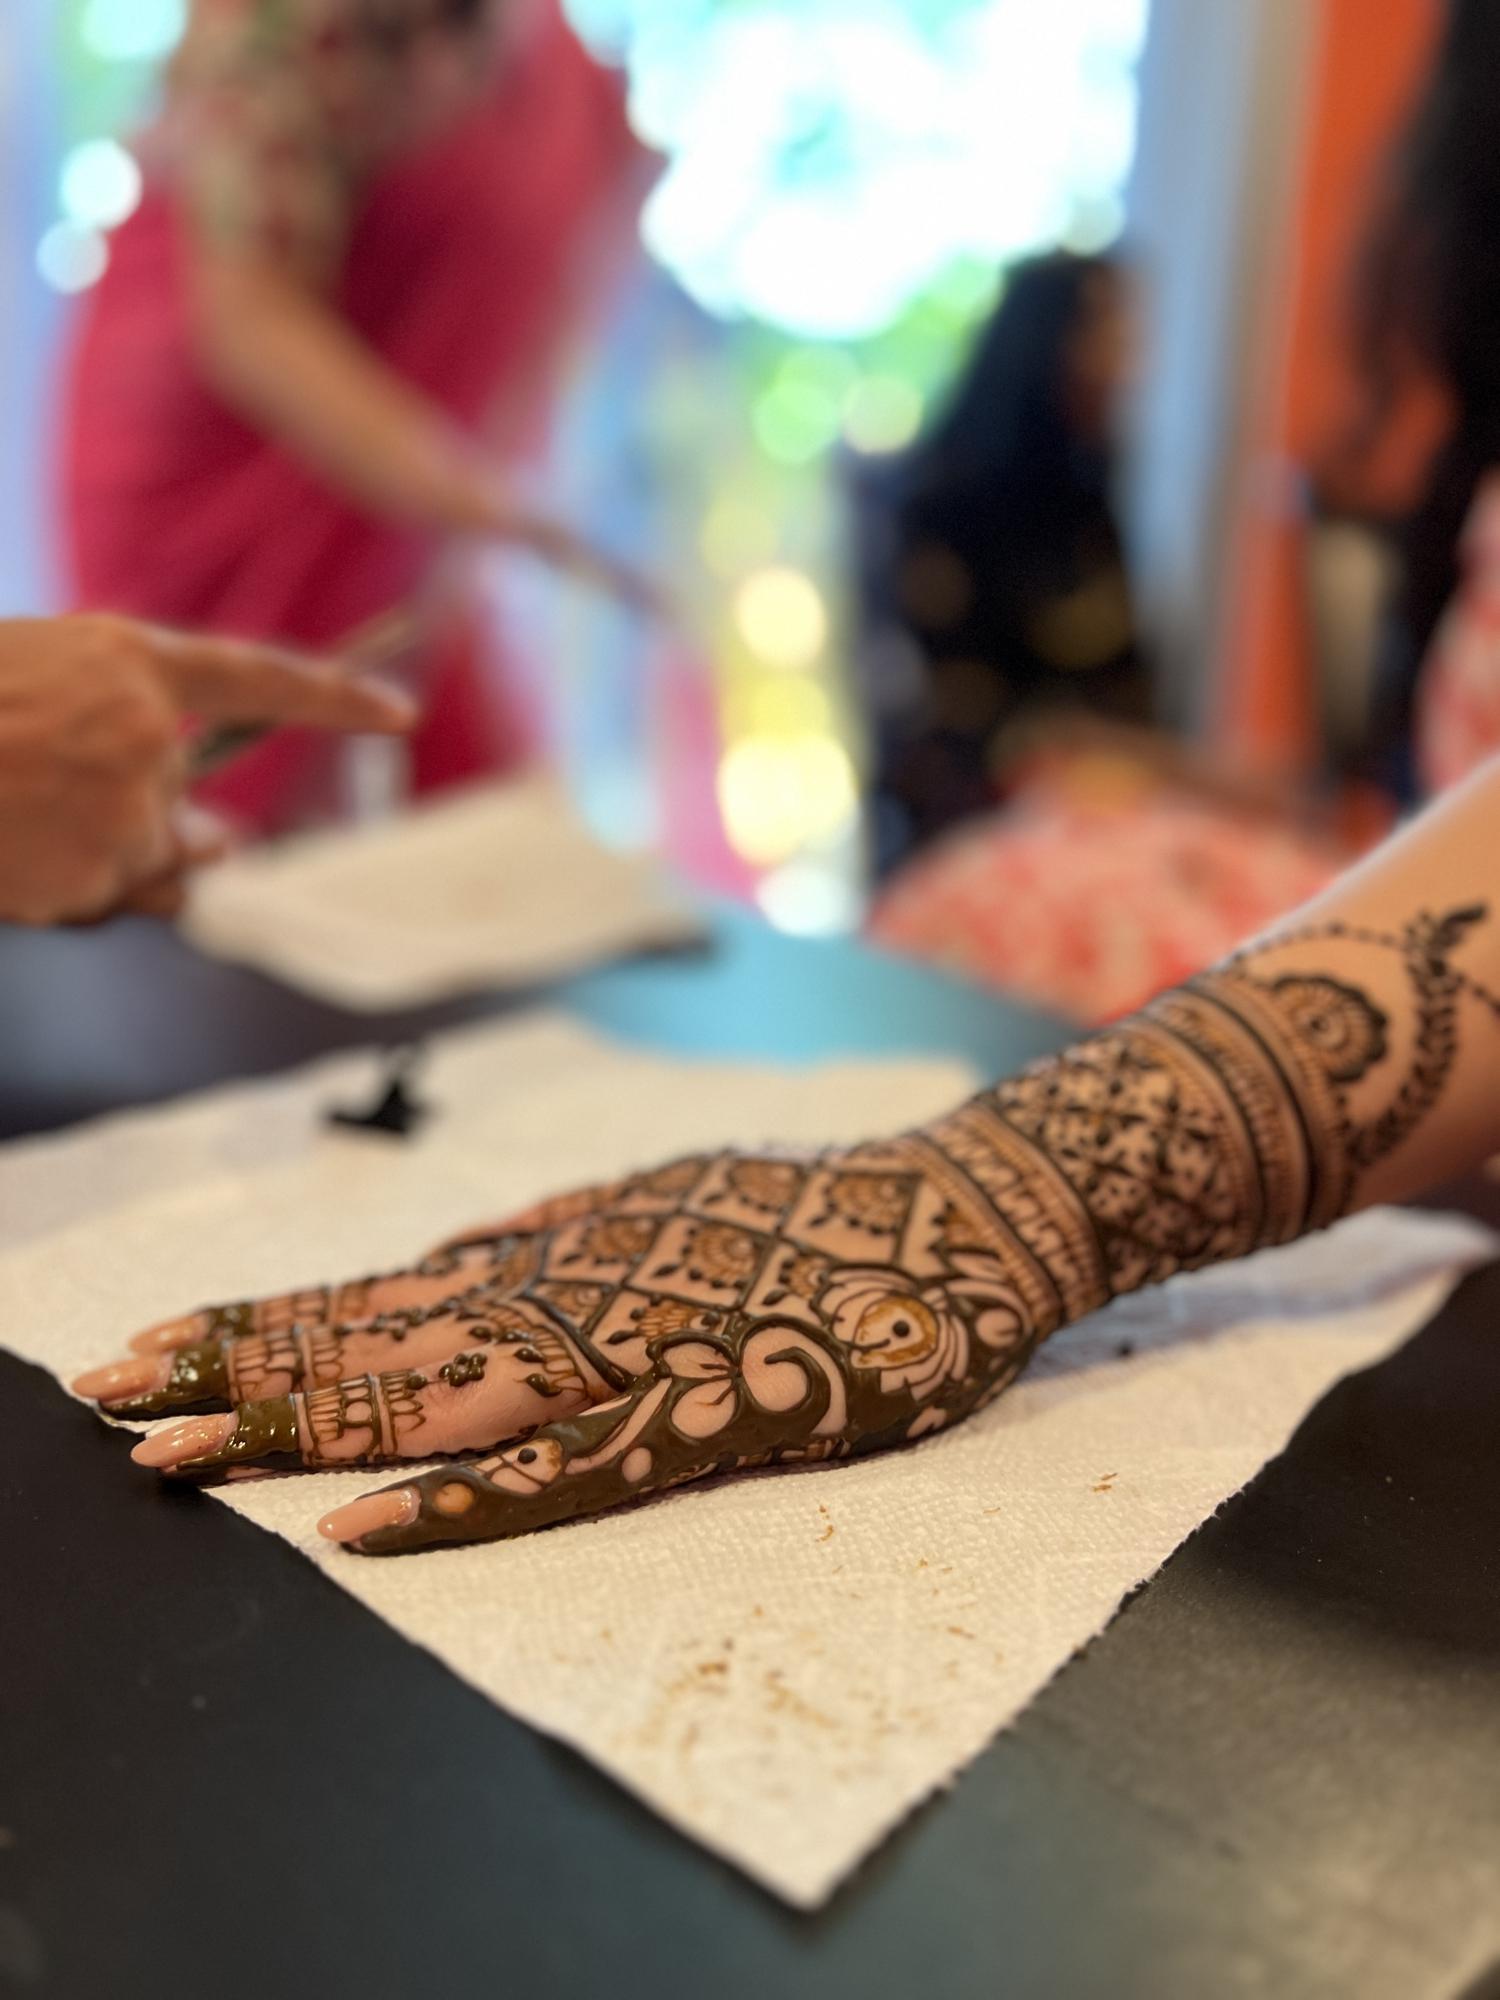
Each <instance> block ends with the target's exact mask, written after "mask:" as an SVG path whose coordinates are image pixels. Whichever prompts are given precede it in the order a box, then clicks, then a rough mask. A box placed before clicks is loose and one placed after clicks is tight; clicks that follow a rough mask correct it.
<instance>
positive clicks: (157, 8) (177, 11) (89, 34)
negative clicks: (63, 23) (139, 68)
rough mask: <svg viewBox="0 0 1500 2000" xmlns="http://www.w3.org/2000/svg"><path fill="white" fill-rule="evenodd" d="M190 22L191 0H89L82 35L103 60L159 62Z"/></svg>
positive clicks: (81, 28) (89, 46)
mask: <svg viewBox="0 0 1500 2000" xmlns="http://www.w3.org/2000/svg"><path fill="white" fill-rule="evenodd" d="M186 26H187V0H87V5H86V6H85V7H84V10H83V17H82V20H81V21H80V23H79V35H80V37H81V38H82V41H83V44H84V47H85V48H87V49H88V51H89V53H90V54H91V55H95V56H98V57H99V58H100V60H101V61H103V62H155V61H157V60H159V58H161V57H162V56H165V55H169V54H170V53H171V51H172V50H173V49H174V48H175V47H176V46H177V43H178V42H179V41H180V40H181V39H182V31H183V29H184V28H185V27H186Z"/></svg>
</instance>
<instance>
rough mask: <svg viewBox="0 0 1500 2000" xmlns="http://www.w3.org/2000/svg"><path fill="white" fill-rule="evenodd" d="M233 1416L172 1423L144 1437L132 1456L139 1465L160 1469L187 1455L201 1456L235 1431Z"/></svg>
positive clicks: (200, 1418)
mask: <svg viewBox="0 0 1500 2000" xmlns="http://www.w3.org/2000/svg"><path fill="white" fill-rule="evenodd" d="M234 1424H235V1420H234V1418H233V1417H194V1418H192V1419H191V1421H190V1422H188V1423H185V1424H171V1425H169V1426H168V1427H167V1429H166V1430H164V1431H153V1432H152V1433H151V1435H150V1437H143V1438H142V1439H141V1441H140V1443H139V1444H138V1445H137V1446H136V1448H135V1450H134V1451H133V1452H132V1453H131V1454H130V1456H131V1457H132V1458H133V1459H134V1460H135V1462H136V1464H137V1465H152V1466H155V1467H156V1468H157V1470H158V1471H163V1470H165V1469H166V1468H167V1467H169V1466H173V1465H176V1464H178V1462H179V1461H180V1460H182V1459H185V1458H202V1457H203V1455H204V1454H205V1453H206V1452H210V1451H216V1450H217V1449H218V1447H219V1446H220V1445H221V1444H223V1443H225V1442H226V1440H227V1439H228V1438H230V1437H231V1436H233V1434H234Z"/></svg>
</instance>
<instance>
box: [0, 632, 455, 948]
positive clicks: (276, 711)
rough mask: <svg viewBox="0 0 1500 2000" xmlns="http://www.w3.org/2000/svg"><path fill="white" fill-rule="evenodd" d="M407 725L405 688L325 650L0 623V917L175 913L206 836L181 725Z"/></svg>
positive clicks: (32, 919) (207, 850) (54, 919)
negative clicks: (194, 803)
mask: <svg viewBox="0 0 1500 2000" xmlns="http://www.w3.org/2000/svg"><path fill="white" fill-rule="evenodd" d="M190 717H198V718H201V719H203V720H205V721H213V722H232V723H263V724H267V725H270V726H276V725H280V724H284V723H289V724H297V725H299V726H301V727H311V728H317V729H348V730H371V731H379V732H381V733H382V734H394V733H396V732H399V731H401V730H404V729H409V728H410V727H411V724H412V722H413V720H414V719H415V711H414V709H413V707H412V704H411V702H410V701H409V700H408V699H407V697H406V696H405V695H402V694H399V693H397V692H395V691H394V690H392V689H390V688H388V687H385V686H383V685H382V684H381V683H379V682H378V681H373V680H370V679H369V678H368V677H366V678H361V677H360V676H359V675H358V674H357V673H355V672H354V671H352V670H351V669H350V668H348V667H346V666H342V665H340V664H339V663H338V662H336V661H331V660H311V659H305V658H303V657H301V656H299V655H297V654H295V653H289V652H285V651H283V650H282V649H280V648H279V647H274V646H262V645H256V644H252V643H250V642H249V641H245V640H238V639H207V638H195V637H192V636H190V635H189V634H187V633H181V632H169V631H165V630H163V629H162V628H161V627H159V626H153V625H140V624H137V623H135V622H134V621H133V620H131V619H128V618H115V617H104V616H93V615H90V616H81V617H72V618H13V619H0V920H5V921H8V922H11V923H23V924H56V923H76V922H81V921H87V920H89V919H91V918H96V917H101V916H105V915H108V914H109V913H110V912H111V911H114V910H117V909H122V908H131V909H138V910H143V911H148V912H150V913H152V914H163V915H166V914H170V913H171V911H172V910H173V909H175V907H176V904H177V901H178V898H179V894H180V883H181V877H182V875H183V873H184V871H185V870H186V869H188V868H191V867H193V866H196V865H197V864H198V863H199V862H201V861H203V860H206V859H209V858H211V857H212V855H213V853H215V852H216V851H217V849H218V845H219V843H218V841H217V840H216V839H215V837H214V835H213V834H212V833H211V832H210V831H209V830H207V829H205V827H204V826H203V825H202V823H201V817H202V816H201V815H191V814H190V812H189V809H188V808H187V807H186V806H185V805H184V804H183V802H182V800H181V797H180V794H181V791H182V785H183V778H184V770H185V763H184V755H183V751H184V741H183V724H184V722H185V721H186V720H187V719H188V718H190Z"/></svg>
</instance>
